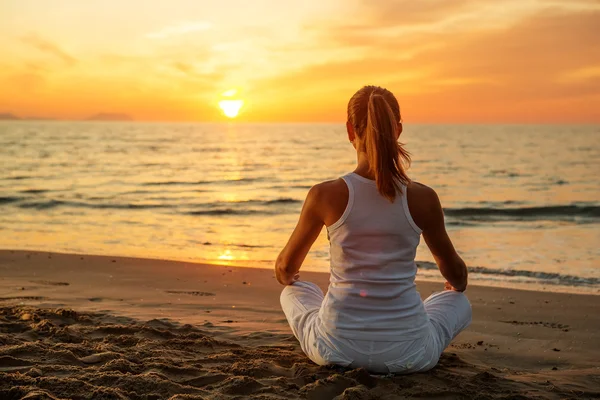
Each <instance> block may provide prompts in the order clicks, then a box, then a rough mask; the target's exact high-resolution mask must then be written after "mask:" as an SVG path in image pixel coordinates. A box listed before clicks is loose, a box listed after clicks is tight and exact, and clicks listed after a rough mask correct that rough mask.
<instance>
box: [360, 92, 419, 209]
mask: <svg viewBox="0 0 600 400" xmlns="http://www.w3.org/2000/svg"><path fill="white" fill-rule="evenodd" d="M400 120H401V117H400V106H399V105H398V100H396V98H395V97H394V95H393V94H392V92H390V91H389V90H387V89H384V88H382V87H379V86H364V87H363V88H361V89H360V90H359V91H358V92H356V93H355V94H354V96H352V98H351V99H350V102H349V103H348V122H349V123H350V124H351V125H352V127H353V128H354V132H355V134H356V135H357V136H358V137H359V138H360V139H361V143H362V147H363V148H360V149H357V150H359V151H364V152H365V153H366V154H367V160H368V162H369V169H370V172H372V173H373V174H374V175H375V182H376V183H377V190H378V191H379V193H380V194H381V195H382V196H384V197H385V198H387V199H389V200H390V201H391V202H393V201H394V200H395V199H396V195H397V194H398V192H399V191H400V185H408V184H409V183H410V178H409V177H408V175H407V174H406V172H405V170H404V167H405V166H407V167H408V166H409V165H410V154H409V153H408V152H407V151H406V150H405V149H404V148H403V147H402V144H400V143H398V140H397V138H396V135H397V131H398V125H399V123H400Z"/></svg>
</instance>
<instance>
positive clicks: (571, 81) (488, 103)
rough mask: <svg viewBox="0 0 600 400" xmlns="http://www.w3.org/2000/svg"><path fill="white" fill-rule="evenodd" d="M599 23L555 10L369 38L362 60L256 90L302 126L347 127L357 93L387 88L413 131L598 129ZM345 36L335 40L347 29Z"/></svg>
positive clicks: (307, 70)
mask: <svg viewBox="0 0 600 400" xmlns="http://www.w3.org/2000/svg"><path fill="white" fill-rule="evenodd" d="M599 20H600V11H595V10H594V9H585V10H578V11H573V9H569V10H567V9H558V8H550V9H545V10H543V11H540V12H538V13H536V14H532V15H529V16H527V17H524V18H521V19H519V20H518V21H515V22H514V23H512V24H510V25H507V26H504V27H494V28H490V29H473V30H467V31H460V32H453V33H448V34H443V35H439V34H435V33H431V34H424V36H423V38H424V39H423V40H415V41H410V40H405V39H404V38H402V37H398V38H397V39H396V40H395V39H394V38H393V37H389V38H387V40H384V39H381V40H374V39H373V36H372V33H371V32H366V31H364V32H362V33H360V34H359V36H360V37H362V42H361V46H363V47H362V48H360V49H359V48H357V49H355V58H354V59H349V60H343V61H339V62H334V63H330V62H325V63H319V64H313V65H308V66H305V67H303V68H299V69H297V70H295V71H292V72H289V73H285V74H281V75H279V76H275V77H272V78H267V79H265V80H262V81H260V82H255V83H256V84H257V88H256V90H260V91H261V92H262V93H265V94H266V95H267V96H268V97H269V98H272V99H284V100H285V101H283V103H285V104H286V106H287V107H288V109H290V110H293V113H294V115H297V119H305V117H306V118H307V117H308V116H309V115H311V116H312V115H313V114H312V113H314V109H316V108H317V107H320V108H321V109H323V110H329V114H327V115H326V113H323V115H322V119H324V120H327V119H329V120H331V119H333V118H336V119H338V118H339V115H340V113H343V107H344V106H345V103H346V102H347V100H348V98H349V97H350V96H351V95H352V93H353V91H354V90H357V89H358V88H359V87H360V86H362V85H365V84H379V85H383V86H387V87H388V88H389V89H391V90H392V91H393V92H394V93H395V94H396V95H397V96H398V98H399V99H400V101H401V104H402V105H403V108H404V111H403V114H405V116H406V118H407V119H409V120H412V121H415V120H417V121H439V122H460V121H475V122H495V121H527V122H535V121H538V122H540V121H547V122H551V121H557V122H568V121H592V120H598V118H599V115H600V112H598V111H594V110H593V108H592V107H591V106H590V105H589V104H593V103H594V102H596V103H597V102H598V101H599V100H600V72H599V71H600V70H599V69H598V65H600V44H598V43H599V42H598V41H597V38H598V37H600V25H598V21H599ZM328 32H329V33H330V34H335V29H333V28H332V27H331V26H329V27H328ZM341 32H342V33H340V34H339V35H338V36H336V37H340V38H341V37H343V34H345V33H346V32H347V30H346V27H344V26H343V27H342V28H341ZM369 39H370V40H369ZM424 42H426V44H427V45H424V44H423V43H424ZM399 43H401V44H399ZM326 45H329V44H326ZM406 54H409V56H406ZM268 107H272V109H274V108H275V107H277V102H275V101H273V102H271V104H266V103H265V106H264V109H265V112H266V109H268ZM336 108H337V109H336ZM277 112H279V113H282V114H283V113H284V112H287V113H289V114H290V115H291V113H292V111H286V110H283V109H281V110H277ZM342 117H343V116H342ZM280 118H281V119H285V118H287V116H285V115H281V117H280Z"/></svg>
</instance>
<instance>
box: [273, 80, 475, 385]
mask: <svg viewBox="0 0 600 400" xmlns="http://www.w3.org/2000/svg"><path fill="white" fill-rule="evenodd" d="M346 125H347V130H348V138H349V139H350V142H352V144H353V146H354V148H355V149H356V154H357V161H358V163H357V166H356V169H355V170H354V172H351V173H349V174H347V175H345V176H343V177H341V178H339V179H336V180H333V181H328V182H323V183H320V184H318V185H315V186H314V187H313V188H312V189H311V190H310V191H309V193H308V195H307V198H306V201H305V203H304V206H303V209H302V212H301V215H300V219H299V222H298V225H297V226H296V228H295V229H294V232H293V233H292V235H291V237H290V239H289V241H288V243H287V245H286V246H285V248H284V249H283V251H282V252H281V254H280V255H279V257H278V259H277V263H276V267H275V270H276V275H277V279H278V281H279V282H280V283H281V284H283V285H286V287H285V288H284V289H283V292H282V293H281V306H282V308H283V311H284V313H285V315H286V317H287V320H288V322H289V324H290V327H291V329H292V332H293V333H294V335H295V336H296V338H297V339H298V341H299V342H300V346H301V347H302V350H303V351H304V352H305V353H306V355H307V356H308V357H309V358H310V359H311V360H312V361H314V362H315V363H317V364H319V365H327V364H336V365H341V366H349V367H364V368H366V369H367V370H368V371H370V372H372V373H383V374H387V373H411V372H419V371H426V370H429V369H431V368H433V367H434V366H435V365H436V364H437V362H438V360H439V358H440V355H441V354H442V351H443V350H444V349H445V348H446V347H447V346H448V345H449V344H450V341H451V340H452V339H453V338H454V337H456V335H458V333H459V332H461V331H462V330H463V329H465V328H466V327H467V326H468V325H469V324H470V322H471V305H470V303H469V300H468V299H467V297H466V296H465V295H464V293H463V292H464V290H465V289H466V287H467V268H466V266H465V263H464V262H463V260H462V259H461V258H460V256H459V255H458V254H457V253H456V251H455V249H454V246H453V245H452V242H451V241H450V238H449V237H448V234H447V233H446V228H445V225H444V214H443V211H442V206H441V205H440V201H439V199H438V196H437V194H436V193H435V191H434V190H433V189H431V188H429V187H427V186H425V185H422V184H420V183H417V182H413V181H411V180H410V179H409V177H408V176H407V174H406V172H405V170H404V165H406V164H407V163H408V161H409V156H408V153H407V152H406V151H405V150H404V149H403V148H402V145H400V144H399V143H398V138H399V136H400V134H401V133H402V123H401V117H400V107H399V105H398V101H397V100H396V98H395V97H394V95H393V94H392V93H391V92H390V91H388V90H386V89H383V88H381V87H377V86H365V87H363V88H362V89H360V90H359V91H358V92H356V94H355V95H354V96H353V97H352V98H351V99H350V102H349V104H348V122H347V124H346ZM323 226H326V229H327V233H328V237H329V240H330V247H331V277H330V283H329V289H328V291H327V294H326V295H323V292H322V291H321V289H319V287H318V286H317V285H315V284H313V283H310V282H305V281H301V280H299V276H298V271H299V270H300V266H301V265H302V262H303V261H304V259H305V257H306V255H307V253H308V251H309V250H310V247H311V246H312V244H313V243H314V241H315V240H316V239H317V237H318V236H319V233H320V232H321V229H322V228H323ZM421 234H422V235H423V238H424V239H425V242H426V243H427V246H428V247H429V249H430V250H431V253H432V254H433V256H434V258H435V261H436V263H437V265H438V267H439V269H440V272H441V273H442V275H443V276H444V278H445V279H446V281H447V282H446V285H445V290H444V291H441V292H439V293H435V294H433V295H431V296H430V297H429V298H428V299H426V300H425V301H422V300H421V297H420V296H419V293H418V292H417V290H416V285H415V282H414V281H415V275H416V273H417V266H416V264H415V255H416V250H417V246H418V244H419V241H420V237H421Z"/></svg>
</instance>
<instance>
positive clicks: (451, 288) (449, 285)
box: [444, 281, 467, 293]
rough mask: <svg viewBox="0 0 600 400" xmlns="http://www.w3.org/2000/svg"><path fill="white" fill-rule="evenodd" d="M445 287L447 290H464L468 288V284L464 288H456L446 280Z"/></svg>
mask: <svg viewBox="0 0 600 400" xmlns="http://www.w3.org/2000/svg"><path fill="white" fill-rule="evenodd" d="M444 289H445V290H454V291H455V292H461V293H462V292H464V291H465V290H466V289H467V285H465V287H463V288H455V287H454V286H452V285H451V284H450V282H448V281H446V283H444Z"/></svg>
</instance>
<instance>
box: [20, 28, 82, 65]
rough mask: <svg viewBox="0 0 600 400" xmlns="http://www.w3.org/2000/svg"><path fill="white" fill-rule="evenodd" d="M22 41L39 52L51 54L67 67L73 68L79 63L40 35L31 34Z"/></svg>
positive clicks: (22, 38)
mask: <svg viewBox="0 0 600 400" xmlns="http://www.w3.org/2000/svg"><path fill="white" fill-rule="evenodd" d="M21 41H22V42H23V43H26V44H28V45H30V46H32V47H34V48H36V49H38V50H39V51H41V52H43V53H47V54H51V55H53V56H55V57H57V58H59V59H61V60H62V61H63V62H64V63H65V64H67V65H70V66H73V65H75V64H77V62H78V61H77V59H76V58H75V57H73V56H71V55H70V54H68V53H67V52H66V51H64V50H63V49H61V48H60V47H59V46H58V45H56V44H54V43H52V42H50V41H48V40H46V39H44V38H41V37H40V36H38V35H35V34H31V35H27V36H23V37H21Z"/></svg>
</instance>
